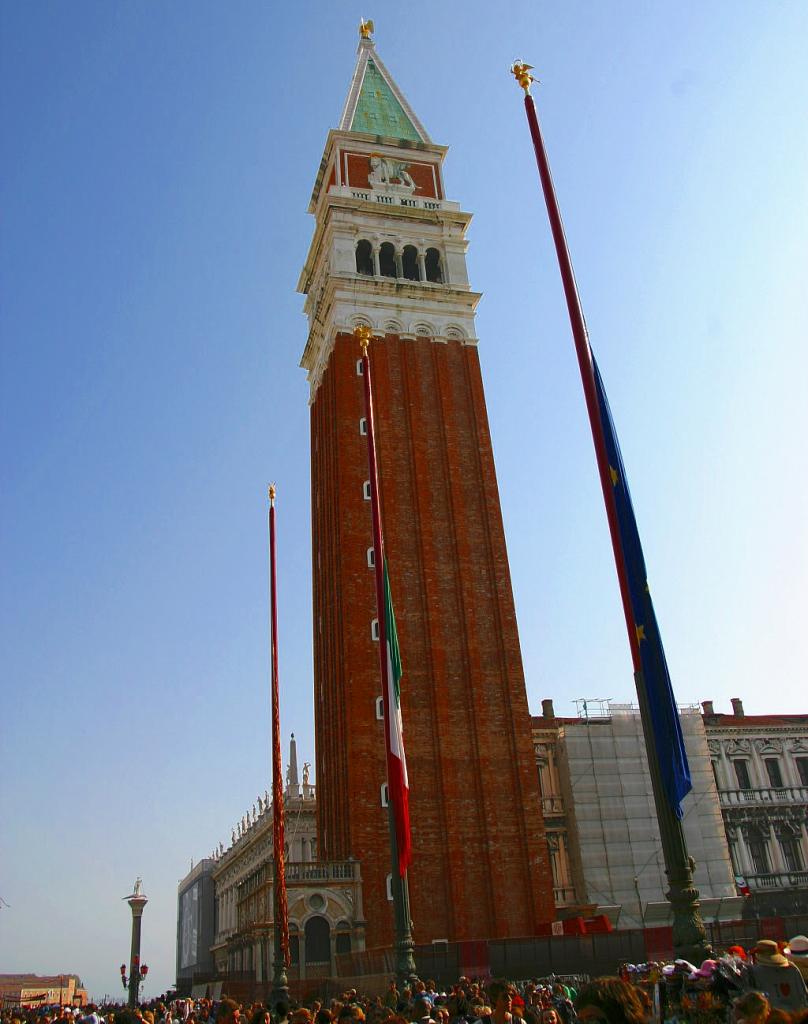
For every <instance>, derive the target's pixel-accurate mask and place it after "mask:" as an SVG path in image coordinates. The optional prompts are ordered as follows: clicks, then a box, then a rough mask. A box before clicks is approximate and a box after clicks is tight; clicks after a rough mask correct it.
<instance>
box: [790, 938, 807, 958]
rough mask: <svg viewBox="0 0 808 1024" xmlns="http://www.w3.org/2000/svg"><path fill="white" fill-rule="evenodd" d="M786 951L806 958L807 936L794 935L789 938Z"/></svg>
mask: <svg viewBox="0 0 808 1024" xmlns="http://www.w3.org/2000/svg"><path fill="white" fill-rule="evenodd" d="M788 951H789V953H790V954H791V955H792V956H798V957H805V958H806V960H808V937H806V936H805V935H795V936H794V938H793V939H789V942H788Z"/></svg>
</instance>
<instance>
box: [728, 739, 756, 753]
mask: <svg viewBox="0 0 808 1024" xmlns="http://www.w3.org/2000/svg"><path fill="white" fill-rule="evenodd" d="M726 751H727V755H728V756H729V757H738V756H740V755H742V754H751V753H752V742H751V740H746V739H743V738H741V739H733V740H727V744H726Z"/></svg>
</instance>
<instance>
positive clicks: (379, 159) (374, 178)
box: [368, 154, 415, 196]
mask: <svg viewBox="0 0 808 1024" xmlns="http://www.w3.org/2000/svg"><path fill="white" fill-rule="evenodd" d="M408 166H409V165H408V164H405V163H401V162H400V161H398V160H391V159H390V158H389V157H386V156H380V155H379V154H373V155H372V156H371V158H370V173H369V174H368V184H369V185H370V187H371V188H372V189H373V191H374V192H378V191H384V192H393V193H398V194H402V195H408V196H411V195H412V194H413V192H414V191H415V182H414V181H413V180H412V177H411V176H410V172H409V170H408Z"/></svg>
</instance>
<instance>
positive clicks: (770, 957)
mask: <svg viewBox="0 0 808 1024" xmlns="http://www.w3.org/2000/svg"><path fill="white" fill-rule="evenodd" d="M752 952H753V953H754V954H755V959H756V961H757V962H758V963H759V964H762V965H763V966H764V967H788V960H786V958H785V957H784V956H783V954H782V953H781V952H780V951H779V949H778V948H777V943H776V942H775V941H774V940H773V939H760V941H759V942H758V944H757V945H756V946H755V948H754V949H753V950H752Z"/></svg>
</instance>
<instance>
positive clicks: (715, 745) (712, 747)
mask: <svg viewBox="0 0 808 1024" xmlns="http://www.w3.org/2000/svg"><path fill="white" fill-rule="evenodd" d="M707 749H708V750H709V751H710V753H711V754H712V755H713V756H714V757H720V756H721V744H720V743H719V742H718V740H707Z"/></svg>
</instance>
